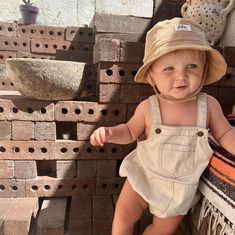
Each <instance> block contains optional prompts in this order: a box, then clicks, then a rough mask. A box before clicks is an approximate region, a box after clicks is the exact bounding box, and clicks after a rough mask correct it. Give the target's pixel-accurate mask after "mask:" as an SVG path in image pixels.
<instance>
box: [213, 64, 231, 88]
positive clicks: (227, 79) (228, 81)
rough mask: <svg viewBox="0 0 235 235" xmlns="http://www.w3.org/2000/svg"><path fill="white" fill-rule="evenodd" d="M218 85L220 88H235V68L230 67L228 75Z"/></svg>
mask: <svg viewBox="0 0 235 235" xmlns="http://www.w3.org/2000/svg"><path fill="white" fill-rule="evenodd" d="M216 84H217V85H218V86H226V87H235V68H232V67H228V69H227V73H226V75H225V76H224V77H223V78H222V79H220V80H219V81H218V82H217V83H216Z"/></svg>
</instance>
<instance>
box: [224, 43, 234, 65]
mask: <svg viewBox="0 0 235 235" xmlns="http://www.w3.org/2000/svg"><path fill="white" fill-rule="evenodd" d="M223 55H224V58H225V60H226V62H227V64H228V66H229V67H235V61H234V56H235V47H224V53H223Z"/></svg>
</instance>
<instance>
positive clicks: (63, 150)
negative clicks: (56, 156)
mask: <svg viewBox="0 0 235 235" xmlns="http://www.w3.org/2000/svg"><path fill="white" fill-rule="evenodd" d="M67 151H68V150H67V148H62V149H60V152H61V153H67Z"/></svg>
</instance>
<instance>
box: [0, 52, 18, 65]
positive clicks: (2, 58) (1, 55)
mask: <svg viewBox="0 0 235 235" xmlns="http://www.w3.org/2000/svg"><path fill="white" fill-rule="evenodd" d="M9 58H16V52H15V51H0V63H2V64H5V63H6V59H9Z"/></svg>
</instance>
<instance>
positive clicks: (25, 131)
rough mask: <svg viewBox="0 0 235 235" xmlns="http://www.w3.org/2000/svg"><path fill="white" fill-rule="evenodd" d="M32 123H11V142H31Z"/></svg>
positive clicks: (32, 136)
mask: <svg viewBox="0 0 235 235" xmlns="http://www.w3.org/2000/svg"><path fill="white" fill-rule="evenodd" d="M33 139H34V123H33V122H30V121H13V122H12V140H33Z"/></svg>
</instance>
